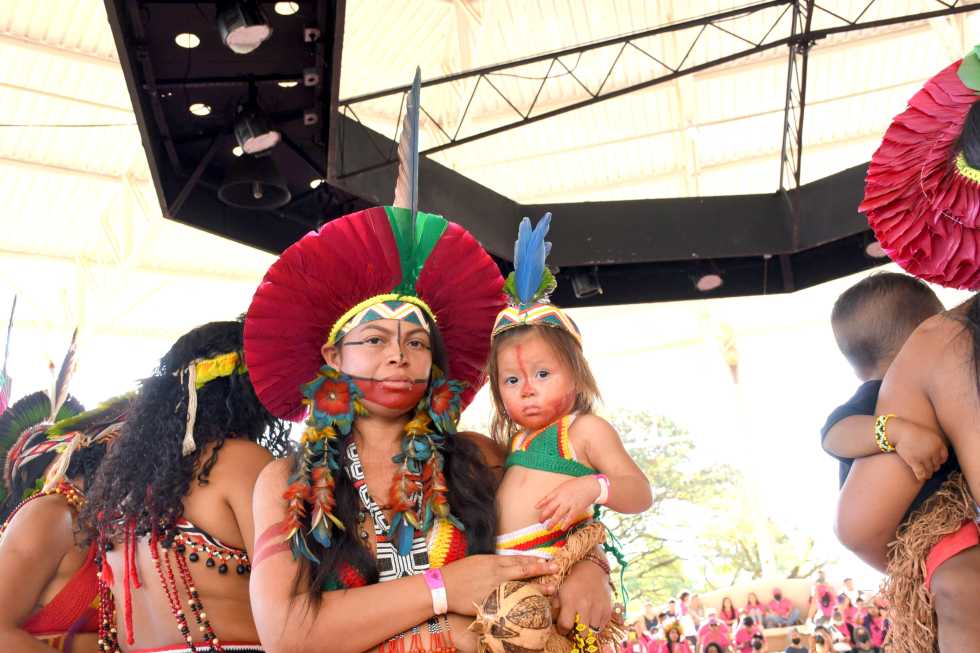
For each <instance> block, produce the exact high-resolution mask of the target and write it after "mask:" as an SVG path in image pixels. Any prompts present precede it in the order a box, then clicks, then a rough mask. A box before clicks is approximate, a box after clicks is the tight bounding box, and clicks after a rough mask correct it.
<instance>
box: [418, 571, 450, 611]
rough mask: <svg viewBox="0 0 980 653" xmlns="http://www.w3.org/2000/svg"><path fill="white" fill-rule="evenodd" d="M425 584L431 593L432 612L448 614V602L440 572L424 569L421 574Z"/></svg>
mask: <svg viewBox="0 0 980 653" xmlns="http://www.w3.org/2000/svg"><path fill="white" fill-rule="evenodd" d="M422 578H424V579H425V584H426V585H428V586H429V592H431V593H432V612H433V613H435V614H437V615H438V614H446V613H447V612H449V601H448V599H447V597H446V584H445V583H444V582H442V571H441V570H439V569H426V570H425V571H424V572H422Z"/></svg>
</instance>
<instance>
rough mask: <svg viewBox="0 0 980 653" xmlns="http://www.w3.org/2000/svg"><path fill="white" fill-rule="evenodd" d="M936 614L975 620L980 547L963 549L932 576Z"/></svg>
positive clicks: (948, 618)
mask: <svg viewBox="0 0 980 653" xmlns="http://www.w3.org/2000/svg"><path fill="white" fill-rule="evenodd" d="M930 589H931V590H932V594H933V597H934V599H935V608H936V615H937V616H938V617H939V620H940V621H941V622H960V621H965V622H973V621H975V620H976V606H977V605H978V604H980V547H977V546H975V547H973V548H970V549H967V550H966V551H963V552H962V553H959V554H957V555H955V556H953V557H952V558H950V559H949V560H947V561H946V562H944V563H943V564H941V565H940V566H939V568H937V569H936V572H935V574H933V577H932V587H931V588H930Z"/></svg>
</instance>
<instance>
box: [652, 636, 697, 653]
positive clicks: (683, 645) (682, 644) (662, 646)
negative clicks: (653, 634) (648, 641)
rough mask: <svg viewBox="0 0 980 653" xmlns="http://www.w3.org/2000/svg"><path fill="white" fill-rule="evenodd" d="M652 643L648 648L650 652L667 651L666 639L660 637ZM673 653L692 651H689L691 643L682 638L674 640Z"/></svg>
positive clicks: (665, 652) (659, 652)
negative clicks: (651, 646)
mask: <svg viewBox="0 0 980 653" xmlns="http://www.w3.org/2000/svg"><path fill="white" fill-rule="evenodd" d="M653 644H654V647H653V648H651V649H650V653H668V650H669V649H668V648H667V642H666V641H664V640H662V639H658V640H657V641H655V642H654V643H653ZM673 653H693V652H692V651H691V645H690V644H688V643H687V642H686V641H685V640H683V639H682V640H681V641H679V642H674V651H673Z"/></svg>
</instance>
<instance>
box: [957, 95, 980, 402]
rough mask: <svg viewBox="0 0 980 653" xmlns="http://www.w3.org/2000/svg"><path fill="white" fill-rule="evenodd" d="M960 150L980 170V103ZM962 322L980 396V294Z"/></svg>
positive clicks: (968, 119)
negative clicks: (968, 339)
mask: <svg viewBox="0 0 980 653" xmlns="http://www.w3.org/2000/svg"><path fill="white" fill-rule="evenodd" d="M958 149H959V150H960V151H962V152H963V157H964V158H965V159H966V162H967V163H968V164H969V165H970V167H971V168H975V169H978V170H980V102H974V103H973V106H971V107H970V111H969V112H968V113H967V114H966V120H965V121H964V122H963V130H962V132H960V141H959V148H958ZM954 154H955V152H954ZM961 321H962V322H963V325H964V326H965V327H966V329H967V330H968V331H969V332H970V340H971V341H972V342H973V367H974V370H975V371H976V375H975V376H976V379H977V393H978V394H980V294H976V295H974V296H973V297H972V298H971V299H970V300H969V304H968V305H967V309H966V316H965V317H964V319H963V320H961Z"/></svg>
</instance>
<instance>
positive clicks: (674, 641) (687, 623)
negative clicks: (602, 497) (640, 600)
mask: <svg viewBox="0 0 980 653" xmlns="http://www.w3.org/2000/svg"><path fill="white" fill-rule="evenodd" d="M801 607H802V608H805V609H806V612H805V613H804V612H802V611H801ZM889 625H890V622H889V620H888V607H887V605H886V603H885V602H884V600H883V599H882V598H881V597H879V596H874V597H870V596H867V594H866V593H864V592H860V591H858V590H857V589H855V587H854V581H853V579H851V578H845V579H844V583H843V588H842V589H841V590H840V591H839V592H838V591H837V590H835V588H834V587H833V586H832V585H830V584H828V583H827V582H826V578H825V576H824V573H823V571H820V572H819V573H818V575H817V578H816V580H815V582H814V583H813V586H812V588H811V590H810V597H809V602H808V605H806V606H797V605H794V604H793V602H792V601H791V600H789V598H787V597H786V596H784V595H783V594H782V592H781V590H780V589H779V588H778V587H774V588H773V589H772V596H771V598H770V599H769V600H768V601H767V602H763V601H760V600H759V598H758V596H757V595H756V593H754V592H749V593H748V597H747V599H746V601H745V604H744V605H743V606H742V607H741V608H738V607H736V606H735V603H734V602H733V601H732V599H731V597H729V596H725V597H724V598H722V600H721V607H720V608H713V607H707V608H706V607H705V606H704V604H703V602H702V599H701V597H699V596H698V595H696V594H691V593H690V592H683V593H682V594H681V595H680V596H679V597H677V598H676V599H674V598H672V599H670V600H669V601H668V602H667V603H666V605H662V606H660V607H659V608H658V607H656V606H655V605H654V604H653V603H650V602H648V603H646V604H645V605H644V609H643V614H642V615H640V616H639V617H638V618H636V619H635V620H632V621H630V622H629V623H628V636H627V638H626V639H625V640H624V641H623V642H622V646H621V653H754V652H755V651H762V652H763V653H765V652H768V651H772V652H777V651H778V652H782V651H785V652H786V653H829V652H831V651H844V652H847V651H861V652H866V651H870V652H872V653H883V652H884V651H885V650H886V649H885V648H883V644H884V641H885V636H886V635H887V633H888V628H889ZM787 627H789V630H788V631H785V630H784V629H785V628H787ZM776 629H781V630H778V631H777V630H776ZM767 631H768V632H767ZM776 633H778V634H779V635H785V638H783V637H779V638H778V639H779V641H780V642H783V641H785V644H784V645H782V644H781V645H779V646H774V645H773V642H774V641H775V640H776V639H777V638H776V637H774V636H773V635H774V634H776ZM770 640H772V641H770Z"/></svg>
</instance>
